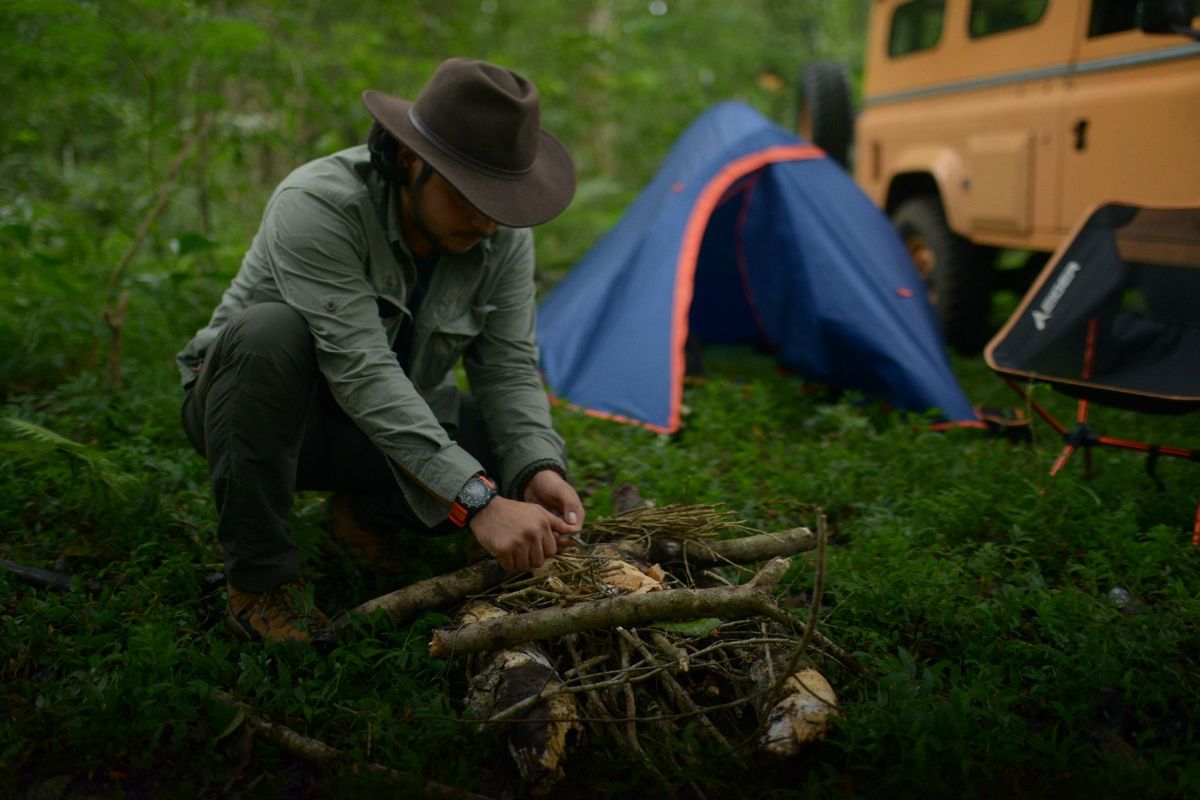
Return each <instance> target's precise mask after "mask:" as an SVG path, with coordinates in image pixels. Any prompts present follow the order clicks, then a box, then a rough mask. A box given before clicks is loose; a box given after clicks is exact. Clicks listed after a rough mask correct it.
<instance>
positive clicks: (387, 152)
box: [367, 120, 433, 188]
mask: <svg viewBox="0 0 1200 800" xmlns="http://www.w3.org/2000/svg"><path fill="white" fill-rule="evenodd" d="M399 148H400V140H399V139H397V138H396V137H395V136H393V135H392V133H391V131H389V130H388V129H387V128H385V127H383V126H382V125H380V124H379V120H375V121H373V122H372V123H371V131H370V133H368V134H367V150H368V151H370V153H371V166H372V167H374V169H375V172H377V173H378V174H379V177H381V178H383V179H384V180H385V181H387V182H388V183H394V184H396V185H397V186H399V185H401V184H404V183H407V182H408V176H407V175H405V173H404V167H403V165H401V164H400V163H399V161H397V159H396V154H397V151H398V150H399ZM432 174H433V167H431V166H429V162H428V161H423V162H422V164H421V171H420V173H418V174H417V180H416V182H415V183H414V184H413V185H414V188H418V187H420V186H423V185H424V184H425V181H427V180H429V176H430V175H432Z"/></svg>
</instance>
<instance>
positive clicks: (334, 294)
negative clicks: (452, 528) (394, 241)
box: [263, 188, 482, 525]
mask: <svg viewBox="0 0 1200 800" xmlns="http://www.w3.org/2000/svg"><path fill="white" fill-rule="evenodd" d="M361 228H362V222H361V221H360V220H358V219H357V218H356V216H355V215H354V214H353V213H352V212H347V211H346V210H345V209H344V208H343V207H342V206H341V205H340V204H338V203H336V202H332V201H331V200H329V199H328V198H325V197H322V196H321V195H319V194H317V193H314V192H312V191H309V190H305V189H299V188H288V189H284V190H282V191H280V192H279V193H278V194H277V195H276V196H275V197H274V198H273V200H272V202H271V205H270V208H269V209H268V212H267V215H266V218H265V219H264V231H263V233H264V237H265V238H264V244H265V248H266V257H267V261H268V267H269V269H270V271H271V273H272V276H273V278H274V280H275V282H276V284H277V285H278V287H279V291H280V294H281V295H282V296H283V298H284V301H285V302H286V303H287V304H288V305H290V306H291V307H292V308H294V309H296V311H298V312H299V313H300V314H301V315H302V316H303V317H304V319H305V320H306V321H307V322H308V326H309V329H310V330H311V331H312V335H313V340H314V342H315V345H316V354H317V364H318V367H319V368H320V370H321V373H322V374H323V375H324V376H325V379H326V380H327V381H328V382H329V387H330V390H331V391H332V393H333V396H334V398H335V399H336V400H337V402H338V404H339V405H341V407H342V408H343V409H344V410H345V411H346V413H347V414H348V415H349V416H350V417H351V419H353V420H354V421H355V423H356V424H357V425H358V427H359V428H360V429H361V430H362V431H363V433H365V434H366V435H367V436H368V437H369V438H370V439H371V441H372V442H374V443H375V445H376V446H378V447H379V448H380V449H381V450H382V451H383V452H384V453H385V454H386V455H387V456H388V461H389V463H391V464H392V466H393V470H394V471H395V472H396V473H397V474H396V477H397V480H398V482H399V484H400V487H401V489H402V491H403V492H404V495H405V498H406V499H407V500H408V502H409V504H410V505H411V506H412V507H413V510H414V511H415V512H416V513H417V515H418V516H419V517H420V519H421V521H422V522H424V523H425V524H427V525H434V524H436V523H437V522H439V521H441V520H442V519H444V518H445V517H446V514H447V511H448V509H449V506H450V503H451V502H452V500H453V498H454V497H455V495H456V494H457V493H458V491H459V489H460V488H461V487H462V485H463V484H464V483H466V481H467V480H468V479H469V478H470V477H471V475H473V474H475V473H476V472H478V471H479V470H480V469H482V467H481V466H480V465H479V462H478V461H476V460H475V458H474V457H472V456H471V455H470V454H469V453H467V452H466V451H465V450H463V449H462V448H461V447H459V446H458V445H456V444H455V443H454V442H453V441H452V440H451V439H450V438H449V437H448V436H447V435H446V432H445V431H444V430H443V429H442V426H441V425H440V424H439V423H438V421H437V419H436V418H435V416H434V415H433V412H432V411H430V409H429V406H428V405H427V404H426V402H425V401H424V400H423V399H422V398H421V396H420V395H419V394H418V393H417V391H416V389H415V387H414V386H413V384H412V382H411V381H410V380H409V379H408V376H407V375H405V374H404V371H403V370H402V369H401V368H400V365H399V363H398V362H397V360H396V358H395V356H394V354H393V353H392V351H391V348H390V347H389V346H388V341H387V334H386V332H385V331H384V328H383V324H382V323H381V322H380V319H379V312H378V306H377V304H376V302H375V296H374V292H373V290H372V288H371V285H370V282H369V280H368V278H367V276H366V270H365V264H366V260H367V252H366V245H365V243H364V237H363V235H362V233H361Z"/></svg>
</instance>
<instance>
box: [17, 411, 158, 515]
mask: <svg viewBox="0 0 1200 800" xmlns="http://www.w3.org/2000/svg"><path fill="white" fill-rule="evenodd" d="M0 425H2V426H3V427H4V428H5V429H7V430H8V431H9V432H10V433H12V434H13V435H14V436H17V437H19V438H22V439H25V440H27V441H30V442H32V443H34V444H35V445H38V446H40V447H41V448H42V449H52V450H55V451H57V452H59V453H62V454H63V455H66V456H68V457H70V458H72V459H74V460H75V461H76V462H78V463H80V464H81V465H83V467H84V469H86V470H87V472H88V473H89V474H90V475H91V476H92V477H93V478H95V479H96V480H98V481H100V482H101V483H103V484H104V485H105V486H107V487H108V488H109V489H110V490H111V491H112V492H113V493H114V494H115V495H117V497H119V498H121V499H122V500H124V499H127V498H128V496H129V493H130V491H131V490H132V489H133V488H134V487H135V486H136V485H137V478H136V477H135V476H133V475H130V474H129V473H128V472H124V471H122V470H121V469H119V468H118V467H117V466H116V465H115V464H113V463H112V462H111V461H109V460H108V458H107V457H106V456H105V455H104V454H103V453H101V452H99V451H98V450H95V449H93V448H91V447H88V446H87V445H85V444H81V443H79V442H76V441H74V440H72V439H68V438H67V437H65V436H63V435H62V434H60V433H55V432H54V431H52V430H50V429H49V428H46V427H43V426H41V425H38V424H37V423H34V422H30V421H29V420H27V419H21V418H19V417H14V416H5V417H0Z"/></svg>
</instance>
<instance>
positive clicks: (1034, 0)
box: [968, 0, 1049, 39]
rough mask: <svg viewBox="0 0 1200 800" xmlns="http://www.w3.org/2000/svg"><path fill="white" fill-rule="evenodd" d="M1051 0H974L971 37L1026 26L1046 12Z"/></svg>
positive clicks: (970, 28)
mask: <svg viewBox="0 0 1200 800" xmlns="http://www.w3.org/2000/svg"><path fill="white" fill-rule="evenodd" d="M1047 5H1049V0H972V2H971V21H970V24H969V28H968V29H969V30H970V32H971V38H973V39H978V38H980V37H982V36H991V35H992V34H993V33H1004V32H1005V31H1012V30H1016V29H1017V28H1026V27H1028V26H1030V25H1034V24H1036V23H1037V22H1038V21H1039V20H1040V19H1041V18H1042V15H1043V14H1045V13H1046V6H1047Z"/></svg>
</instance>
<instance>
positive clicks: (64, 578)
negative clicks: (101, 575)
mask: <svg viewBox="0 0 1200 800" xmlns="http://www.w3.org/2000/svg"><path fill="white" fill-rule="evenodd" d="M0 569H3V570H4V571H5V572H11V573H12V574H13V576H14V577H15V578H16V579H17V580H19V581H21V582H22V583H27V584H29V585H30V586H37V587H39V588H41V589H54V590H56V591H60V592H69V591H71V589H72V588H73V587H72V585H71V576H70V575H64V574H63V573H61V572H52V571H50V570H48V569H42V568H41V567H29V566H26V565H24V564H18V563H17V562H15V561H7V560H5V561H0ZM80 584H81V586H82V587H83V588H84V589H86V590H87V591H89V592H96V591H99V590H100V584H98V583H96V582H95V581H91V580H83V581H81V582H80Z"/></svg>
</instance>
